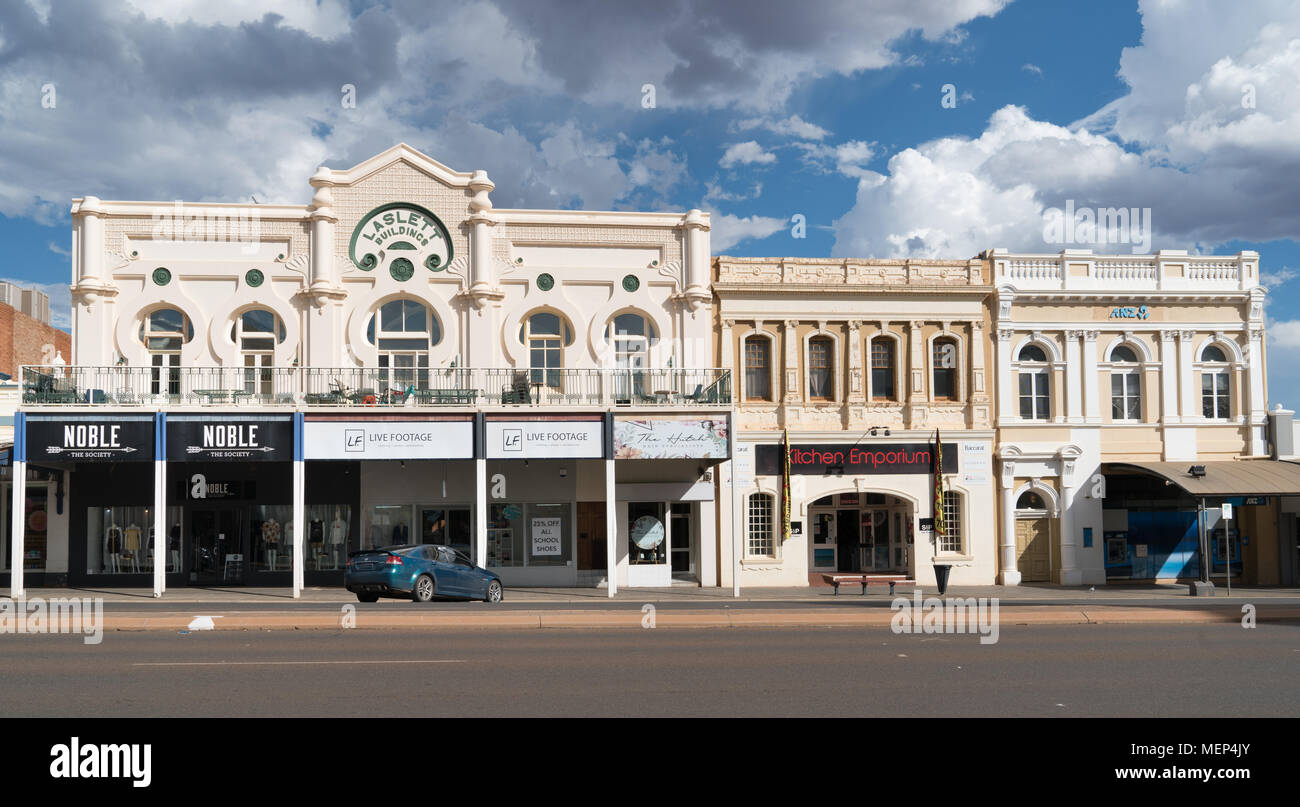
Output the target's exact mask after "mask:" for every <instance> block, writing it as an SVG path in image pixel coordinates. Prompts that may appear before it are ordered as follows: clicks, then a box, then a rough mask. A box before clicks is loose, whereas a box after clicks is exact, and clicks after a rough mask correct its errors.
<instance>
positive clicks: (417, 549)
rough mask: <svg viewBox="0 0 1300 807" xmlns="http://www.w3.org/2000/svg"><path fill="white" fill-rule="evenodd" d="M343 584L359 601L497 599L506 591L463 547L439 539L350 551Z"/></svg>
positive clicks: (497, 600)
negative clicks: (397, 598)
mask: <svg viewBox="0 0 1300 807" xmlns="http://www.w3.org/2000/svg"><path fill="white" fill-rule="evenodd" d="M343 584H344V585H345V586H347V589H348V591H351V592H352V593H353V594H356V595H357V599H358V600H360V601H361V602H375V601H377V600H378V599H379V598H380V597H403V598H404V597H409V598H411V600H413V601H415V602H429V601H430V600H432V599H433V598H434V597H435V596H438V597H463V598H466V599H471V600H483V601H484V602H501V599H502V596H503V595H504V593H505V590H504V589H503V588H502V586H501V578H500V577H497V576H496V575H495V574H493V573H492V572H489V571H488V570H486V569H483V568H480V567H478V566H475V565H474V563H473V561H471V560H470V559H469V558H467V557H465V554H464V553H463V552H458V551H456V550H455V549H453V548H451V547H449V546H439V545H437V544H419V545H417V546H386V547H383V548H382V549H367V550H363V551H361V552H353V553H352V554H351V555H349V556H348V568H347V572H346V573H345V575H344V577H343Z"/></svg>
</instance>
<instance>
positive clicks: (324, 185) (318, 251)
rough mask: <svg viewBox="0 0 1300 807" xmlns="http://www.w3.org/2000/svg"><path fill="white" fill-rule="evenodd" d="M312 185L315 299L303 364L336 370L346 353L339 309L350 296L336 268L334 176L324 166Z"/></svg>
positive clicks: (312, 284)
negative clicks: (313, 191)
mask: <svg viewBox="0 0 1300 807" xmlns="http://www.w3.org/2000/svg"><path fill="white" fill-rule="evenodd" d="M310 184H311V186H312V187H313V188H315V189H316V192H315V193H314V194H313V195H312V198H311V204H310V205H308V210H309V211H311V212H310V214H309V216H308V218H309V219H310V220H311V264H310V266H311V275H310V278H309V280H310V285H309V286H308V294H309V296H310V298H311V302H312V309H313V311H312V312H311V315H309V316H308V317H307V318H306V322H305V323H304V325H305V327H304V328H303V331H304V333H303V338H304V344H303V362H304V363H305V364H306V366H308V367H336V366H338V365H339V363H340V362H339V359H340V358H341V357H342V356H343V354H344V353H345V352H346V347H345V345H344V342H345V337H344V335H343V323H342V311H341V310H340V309H339V306H338V305H337V304H338V303H339V302H340V301H342V300H343V299H344V298H345V297H346V296H347V292H345V291H344V290H343V286H342V284H341V283H340V282H339V278H338V277H337V274H338V270H337V267H336V266H335V262H336V260H337V258H336V257H335V243H334V239H335V237H336V232H335V226H336V225H337V224H338V217H337V216H335V215H334V209H333V207H332V206H333V204H334V192H333V191H332V190H331V188H333V187H334V179H333V172H332V171H330V169H328V168H325V167H324V166H322V167H321V168H320V170H318V171H317V172H316V173H315V175H313V176H312V178H311V180H310Z"/></svg>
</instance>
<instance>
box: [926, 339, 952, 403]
mask: <svg viewBox="0 0 1300 807" xmlns="http://www.w3.org/2000/svg"><path fill="white" fill-rule="evenodd" d="M931 353H932V355H931V364H932V367H931V370H932V378H933V384H932V389H931V390H930V392H931V398H932V399H933V400H936V401H955V400H957V395H958V389H957V369H958V361H957V340H956V339H953V338H951V337H940V338H939V339H936V340H934V344H933V346H932V350H931Z"/></svg>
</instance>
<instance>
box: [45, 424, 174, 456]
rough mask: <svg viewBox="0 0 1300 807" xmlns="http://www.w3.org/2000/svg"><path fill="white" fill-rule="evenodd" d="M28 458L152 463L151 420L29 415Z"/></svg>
mask: <svg viewBox="0 0 1300 807" xmlns="http://www.w3.org/2000/svg"><path fill="white" fill-rule="evenodd" d="M27 458H28V459H29V460H50V461H55V462H86V461H101V462H151V461H152V460H153V417H152V416H150V415H108V416H105V415H85V416H81V415H70V416H68V417H61V418H60V417H50V418H45V417H38V416H36V415H28V417H27Z"/></svg>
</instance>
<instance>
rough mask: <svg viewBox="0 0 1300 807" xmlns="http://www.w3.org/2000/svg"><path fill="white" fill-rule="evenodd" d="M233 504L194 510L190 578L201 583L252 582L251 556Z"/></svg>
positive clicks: (191, 517) (234, 583)
mask: <svg viewBox="0 0 1300 807" xmlns="http://www.w3.org/2000/svg"><path fill="white" fill-rule="evenodd" d="M242 533H243V531H242V530H241V529H240V517H239V512H238V511H237V510H235V509H233V508H204V509H194V510H191V511H190V525H189V530H188V534H189V540H190V553H189V563H190V569H189V571H190V582H191V583H196V584H198V585H201V586H203V585H207V586H215V585H243V584H244V583H246V582H248V570H249V568H250V564H249V562H250V558H249V557H248V546H247V543H248V542H247V541H245V540H244V536H243V534H242Z"/></svg>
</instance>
